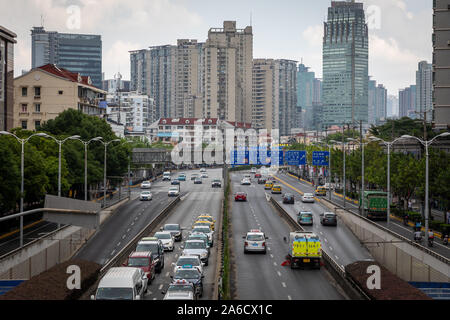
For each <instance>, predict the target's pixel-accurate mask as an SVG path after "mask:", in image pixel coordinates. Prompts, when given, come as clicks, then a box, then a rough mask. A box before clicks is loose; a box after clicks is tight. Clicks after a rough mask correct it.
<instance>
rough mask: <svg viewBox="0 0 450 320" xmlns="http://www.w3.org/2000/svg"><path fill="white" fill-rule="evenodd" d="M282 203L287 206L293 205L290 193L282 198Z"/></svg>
mask: <svg viewBox="0 0 450 320" xmlns="http://www.w3.org/2000/svg"><path fill="white" fill-rule="evenodd" d="M283 203H287V204H295V198H294V196H293V195H292V194H290V193H286V194H285V195H284V196H283Z"/></svg>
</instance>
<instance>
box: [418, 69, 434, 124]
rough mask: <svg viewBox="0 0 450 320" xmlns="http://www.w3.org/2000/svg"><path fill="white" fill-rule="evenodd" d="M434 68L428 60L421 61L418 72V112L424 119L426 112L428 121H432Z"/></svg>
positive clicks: (420, 117)
mask: <svg viewBox="0 0 450 320" xmlns="http://www.w3.org/2000/svg"><path fill="white" fill-rule="evenodd" d="M432 88H433V86H432V68H431V64H429V63H427V62H426V61H420V62H419V67H418V70H417V72H416V112H417V113H418V118H419V119H423V118H424V113H425V112H426V119H427V121H428V122H431V121H432V109H433V104H432V97H433V94H432Z"/></svg>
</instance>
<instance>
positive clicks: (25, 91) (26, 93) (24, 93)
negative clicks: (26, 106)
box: [22, 87, 28, 97]
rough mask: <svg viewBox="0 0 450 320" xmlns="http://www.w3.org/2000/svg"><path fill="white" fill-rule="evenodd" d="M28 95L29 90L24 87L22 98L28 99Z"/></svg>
mask: <svg viewBox="0 0 450 320" xmlns="http://www.w3.org/2000/svg"><path fill="white" fill-rule="evenodd" d="M27 95H28V88H27V87H22V97H26V96H27Z"/></svg>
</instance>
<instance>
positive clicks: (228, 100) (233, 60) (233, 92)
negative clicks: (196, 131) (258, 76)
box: [203, 21, 253, 123]
mask: <svg viewBox="0 0 450 320" xmlns="http://www.w3.org/2000/svg"><path fill="white" fill-rule="evenodd" d="M204 55H205V56H204V59H205V63H204V66H205V76H204V83H205V84H204V97H203V98H204V107H203V116H204V117H205V118H219V119H221V120H225V119H226V120H229V121H240V122H247V123H250V122H251V121H252V119H251V118H252V73H253V31H252V27H250V26H248V27H246V28H245V29H236V21H225V22H224V23H223V28H211V29H210V30H209V32H208V39H207V41H206V43H205V49H204Z"/></svg>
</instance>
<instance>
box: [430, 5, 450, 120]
mask: <svg viewBox="0 0 450 320" xmlns="http://www.w3.org/2000/svg"><path fill="white" fill-rule="evenodd" d="M449 66H450V0H434V1H433V109H434V123H435V125H436V126H442V127H448V126H449V125H450V67H449Z"/></svg>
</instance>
